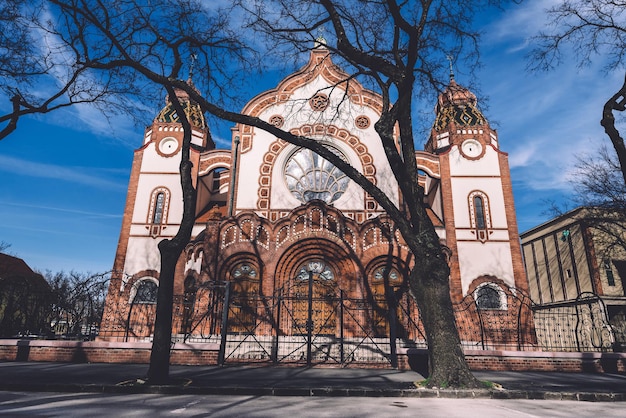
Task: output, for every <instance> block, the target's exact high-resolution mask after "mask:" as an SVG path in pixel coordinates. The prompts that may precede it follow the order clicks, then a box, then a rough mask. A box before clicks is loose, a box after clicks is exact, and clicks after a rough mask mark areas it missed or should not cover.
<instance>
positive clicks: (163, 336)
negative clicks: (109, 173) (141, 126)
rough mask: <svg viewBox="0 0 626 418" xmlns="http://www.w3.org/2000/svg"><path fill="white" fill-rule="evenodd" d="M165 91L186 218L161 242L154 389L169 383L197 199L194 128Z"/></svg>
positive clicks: (151, 370) (150, 380)
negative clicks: (179, 286) (177, 138)
mask: <svg viewBox="0 0 626 418" xmlns="http://www.w3.org/2000/svg"><path fill="white" fill-rule="evenodd" d="M166 90H167V92H168V94H169V97H170V100H171V102H172V105H173V106H174V109H175V110H176V112H177V113H178V115H179V118H180V119H179V121H180V124H181V125H182V126H183V143H182V147H181V161H180V183H181V188H182V192H183V217H182V220H181V222H180V226H179V228H178V232H177V233H176V235H175V236H174V237H173V238H172V239H171V240H167V239H165V240H163V241H161V242H159V252H160V253H161V271H160V273H159V291H158V294H157V308H156V311H157V312H156V318H155V322H154V337H153V340H152V351H151V353H150V368H149V369H148V383H150V384H153V385H160V384H165V383H167V382H168V380H169V370H170V347H171V343H172V310H173V306H174V278H175V273H176V264H177V263H178V258H179V257H180V254H181V253H182V251H183V249H184V248H185V246H186V245H187V244H188V243H189V240H190V239H191V232H192V230H193V226H194V224H195V208H196V197H197V192H196V189H195V188H194V187H193V181H192V179H191V170H192V167H193V164H192V163H191V162H190V161H189V155H190V146H191V125H190V123H189V120H188V119H187V117H186V114H185V110H184V109H183V107H182V105H181V104H180V101H179V99H178V98H177V97H176V94H175V92H174V89H173V87H171V86H166Z"/></svg>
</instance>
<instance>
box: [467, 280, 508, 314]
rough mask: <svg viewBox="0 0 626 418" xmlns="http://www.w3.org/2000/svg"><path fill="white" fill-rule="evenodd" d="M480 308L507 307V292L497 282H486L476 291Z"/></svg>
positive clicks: (475, 294)
mask: <svg viewBox="0 0 626 418" xmlns="http://www.w3.org/2000/svg"><path fill="white" fill-rule="evenodd" d="M474 297H475V298H476V306H478V309H506V308H507V306H506V305H507V304H506V293H504V291H503V290H502V289H501V288H500V286H498V285H497V284H495V283H484V284H482V285H480V286H479V287H478V288H477V289H476V291H475V292H474Z"/></svg>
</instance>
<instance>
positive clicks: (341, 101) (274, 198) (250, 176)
mask: <svg viewBox="0 0 626 418" xmlns="http://www.w3.org/2000/svg"><path fill="white" fill-rule="evenodd" d="M320 91H321V92H323V93H324V94H327V95H329V98H330V105H329V107H328V108H327V109H326V110H325V111H323V112H315V111H313V110H312V109H311V107H310V106H309V99H310V98H311V97H312V96H313V95H314V94H315V93H316V92H320ZM343 94H344V92H343V91H342V90H340V89H338V88H336V87H335V88H333V87H332V86H330V85H329V84H328V83H327V82H326V81H325V80H324V79H323V78H322V77H321V76H318V77H317V78H315V79H314V80H312V81H311V82H310V83H308V84H306V85H304V86H302V87H301V88H298V89H296V90H295V91H294V93H293V94H292V98H291V99H290V100H289V101H288V102H285V103H280V104H277V105H273V106H270V107H269V108H267V109H266V110H265V111H264V112H262V113H261V114H260V115H259V117H260V118H261V119H265V120H269V118H270V117H271V116H272V115H276V114H279V115H282V116H283V117H284V118H285V125H284V126H283V129H285V130H290V129H293V128H296V127H300V126H302V125H306V124H319V123H321V124H329V125H330V124H332V125H335V126H337V127H339V128H343V129H346V130H348V131H349V132H350V133H352V134H353V135H355V136H357V137H358V138H359V140H360V141H361V142H362V143H363V144H364V145H366V146H367V149H368V152H369V153H370V155H371V156H372V158H373V161H374V166H375V168H376V175H375V177H376V183H377V186H378V187H380V188H381V189H382V190H383V191H385V192H386V193H387V195H388V196H389V197H390V198H391V200H392V201H393V202H396V203H397V202H398V192H397V190H398V187H397V182H396V181H395V178H394V176H393V173H392V171H391V168H390V166H389V163H388V162H387V158H386V156H385V154H384V150H383V148H382V144H381V141H380V139H379V137H378V135H377V134H376V132H375V131H374V127H373V125H374V123H375V122H376V121H377V120H378V115H377V113H376V112H375V111H374V110H373V109H371V108H369V107H365V106H362V105H356V104H353V103H352V102H351V101H350V100H347V99H346V98H345V97H344V95H343ZM358 115H366V116H368V117H369V119H370V122H371V123H370V127H369V128H367V129H364V130H362V129H358V128H356V127H355V126H354V118H355V117H356V116H358ZM321 139H322V140H324V141H325V142H327V143H329V144H331V145H333V146H334V147H336V148H337V149H339V150H340V151H341V152H342V153H343V154H344V155H345V156H346V157H347V158H348V160H349V161H350V164H351V165H353V166H354V167H355V168H357V170H359V171H361V172H362V171H363V167H362V166H361V162H360V159H359V158H358V155H357V154H356V153H355V152H354V151H353V150H352V149H351V148H350V147H349V146H348V145H347V144H346V143H345V142H343V141H341V140H338V139H336V138H333V137H331V136H327V137H324V138H321ZM275 140H276V138H275V137H274V136H273V135H269V134H268V133H266V132H264V131H262V130H259V129H256V130H255V134H254V136H253V140H252V149H251V150H250V151H248V152H246V153H243V154H241V158H240V162H239V164H240V165H239V168H238V170H239V177H238V183H237V187H238V189H237V200H236V201H237V210H244V209H256V204H257V200H258V189H259V183H258V180H257V178H258V176H259V173H260V171H259V169H260V166H261V164H262V163H263V156H264V155H265V154H266V153H267V151H268V150H269V146H270V144H272V143H273V142H274V141H275ZM295 149H296V147H294V146H291V145H289V146H287V147H285V148H284V149H283V151H282V152H281V153H280V155H279V156H278V158H277V159H276V160H275V161H274V170H273V172H272V178H271V181H272V186H271V195H270V201H271V205H272V209H282V208H285V209H291V208H294V207H297V206H299V205H300V204H301V202H300V201H298V200H297V199H296V198H294V197H293V196H292V195H291V193H290V192H289V191H288V189H287V187H286V185H285V182H284V178H283V172H282V169H283V166H284V164H285V162H286V161H287V159H288V157H289V156H290V155H291V154H292V153H293V152H294V150H295ZM363 199H364V192H363V190H362V189H361V188H360V187H359V186H358V185H357V184H355V183H354V182H351V183H350V185H349V186H348V189H347V190H346V192H345V193H344V194H343V195H342V197H341V198H339V199H338V200H337V201H336V202H334V203H333V206H335V207H337V208H339V209H342V210H362V209H363V207H364V202H363Z"/></svg>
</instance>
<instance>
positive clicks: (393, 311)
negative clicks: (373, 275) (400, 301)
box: [387, 297, 398, 369]
mask: <svg viewBox="0 0 626 418" xmlns="http://www.w3.org/2000/svg"><path fill="white" fill-rule="evenodd" d="M387 300H389V301H391V302H393V304H392V306H389V305H391V304H390V303H387V317H388V319H389V351H390V354H389V357H390V360H391V367H393V368H394V369H397V368H398V349H397V348H396V336H397V335H396V334H397V332H396V316H397V314H398V311H397V308H396V298H395V297H394V298H393V300H391V298H388V299H387Z"/></svg>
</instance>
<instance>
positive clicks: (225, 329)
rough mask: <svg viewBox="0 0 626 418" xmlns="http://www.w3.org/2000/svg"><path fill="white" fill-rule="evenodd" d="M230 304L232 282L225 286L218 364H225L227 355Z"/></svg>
mask: <svg viewBox="0 0 626 418" xmlns="http://www.w3.org/2000/svg"><path fill="white" fill-rule="evenodd" d="M229 305H230V282H226V284H225V286H224V306H223V307H222V338H221V341H220V351H219V352H218V354H217V364H219V365H220V366H223V365H224V361H225V357H226V336H227V334H228V310H229V309H228V308H229Z"/></svg>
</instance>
